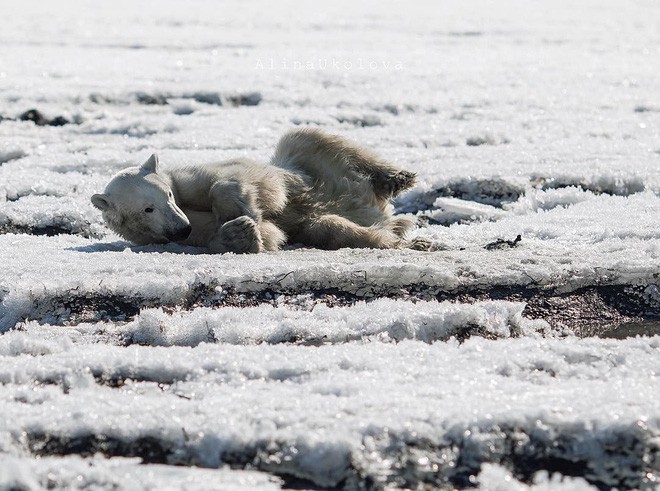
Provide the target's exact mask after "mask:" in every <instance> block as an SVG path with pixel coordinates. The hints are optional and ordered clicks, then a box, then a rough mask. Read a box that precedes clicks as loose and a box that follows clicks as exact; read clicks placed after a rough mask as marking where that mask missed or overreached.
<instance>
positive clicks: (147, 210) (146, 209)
mask: <svg viewBox="0 0 660 491" xmlns="http://www.w3.org/2000/svg"><path fill="white" fill-rule="evenodd" d="M153 211H154V209H153V208H152V207H149V208H145V209H144V212H145V213H153Z"/></svg>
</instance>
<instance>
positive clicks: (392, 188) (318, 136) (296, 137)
mask: <svg viewBox="0 0 660 491" xmlns="http://www.w3.org/2000/svg"><path fill="white" fill-rule="evenodd" d="M272 163H273V164H274V165H276V166H279V167H284V168H294V169H299V170H302V171H303V172H305V173H306V174H307V175H309V176H310V177H311V178H312V179H313V180H314V181H315V182H320V183H327V182H333V183H341V181H342V180H344V179H348V180H349V181H356V182H360V181H363V180H364V179H365V178H366V179H368V180H369V181H370V182H371V187H372V189H373V192H374V197H375V198H376V200H377V201H379V202H380V203H381V204H382V205H383V206H384V205H385V204H386V203H387V202H388V201H389V199H390V198H392V197H395V196H397V195H398V194H399V193H401V192H402V191H404V190H406V189H408V188H410V187H412V186H413V185H414V184H415V178H416V176H415V174H414V173H412V172H408V171H404V170H401V169H398V168H396V167H394V166H393V165H392V164H390V163H388V162H386V161H384V160H383V159H382V158H380V157H379V156H378V155H376V154H375V153H373V152H372V151H370V150H368V149H365V148H362V147H360V146H358V145H356V144H354V143H353V142H350V141H348V140H346V139H344V138H342V137H340V136H336V135H328V134H327V133H324V132H322V131H320V130H316V129H310V128H307V129H301V130H296V131H292V132H290V133H287V134H286V135H284V136H283V137H282V138H281V139H280V141H279V143H278V145H277V148H276V150H275V155H274V156H273V159H272Z"/></svg>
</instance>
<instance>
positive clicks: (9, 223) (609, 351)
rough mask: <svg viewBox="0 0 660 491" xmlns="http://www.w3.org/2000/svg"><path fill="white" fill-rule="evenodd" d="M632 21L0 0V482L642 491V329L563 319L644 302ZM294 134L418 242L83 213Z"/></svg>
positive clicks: (451, 9)
mask: <svg viewBox="0 0 660 491" xmlns="http://www.w3.org/2000/svg"><path fill="white" fill-rule="evenodd" d="M659 9H660V7H659V6H658V5H657V4H656V3H655V2H652V1H650V0H639V1H636V2H632V3H630V2H628V3H626V4H625V6H623V5H622V4H621V2H618V1H616V0H605V1H596V0H586V1H583V2H579V3H576V2H572V1H569V0H559V1H555V2H552V4H547V5H541V4H537V3H530V2H528V1H526V0H511V1H507V2H504V3H499V4H497V5H496V6H495V5H493V4H492V2H490V1H488V0H467V1H464V2H453V3H442V4H434V3H429V2H416V3H410V2H408V3H406V4H403V3H398V2H376V1H375V0H367V1H363V2H352V1H348V0H337V1H333V2H325V3H318V2H316V3H307V2H298V1H289V0H287V1H283V2H278V3H271V2H266V1H265V0H256V1H254V2H250V3H244V2H238V1H237V0H230V1H227V2H223V3H222V4H219V3H217V2H213V1H211V0H195V1H194V2H175V1H173V0H164V1H161V2H158V4H157V5H155V4H151V3H140V2H131V1H128V0H118V1H114V2H108V3H103V4H94V6H93V7H92V6H91V5H90V4H87V3H85V2H82V1H80V0H60V1H58V2H46V3H44V2H39V1H37V0H23V1H21V2H10V3H7V5H5V6H4V8H3V21H4V22H3V26H2V29H1V30H0V44H1V45H2V46H3V49H2V52H1V53H0V265H1V266H0V268H1V269H0V333H2V334H0V357H1V358H2V360H1V361H0V393H1V394H2V397H0V401H2V402H0V404H2V408H1V410H2V414H3V415H5V418H3V420H2V421H0V424H1V425H2V426H0V488H2V489H14V488H16V487H22V488H26V489H40V488H48V487H50V488H75V487H76V486H78V487H80V488H82V487H85V486H86V487H98V488H110V487H114V488H120V489H135V488H143V489H150V488H153V487H156V486H157V487H159V488H160V487H163V488H165V489H167V487H168V486H170V487H171V488H172V489H174V488H176V489H178V488H187V489H211V488H213V487H214V486H215V487H217V488H221V489H233V488H236V489H238V488H246V487H249V488H255V489H262V488H263V489H272V488H278V487H298V488H300V487H302V488H305V487H307V488H312V487H332V486H339V487H343V488H354V489H367V488H397V487H420V486H423V485H428V486H429V487H441V488H443V487H444V488H449V489H451V488H456V487H458V488H463V487H478V488H481V489H505V490H510V489H588V488H589V487H592V486H599V487H600V488H601V489H608V488H612V487H616V488H619V489H628V488H645V489H653V488H654V487H657V482H658V479H659V477H658V475H659V474H660V457H659V455H658V452H659V441H660V435H659V430H658V426H659V425H658V418H659V417H660V408H659V407H658V401H659V400H660V396H659V394H660V390H659V389H660V387H659V386H658V377H659V375H658V374H659V373H660V365H659V364H658V349H659V348H658V343H659V342H660V341H659V339H660V337H659V336H658V335H657V334H658V333H657V328H652V327H650V328H649V329H648V330H647V331H645V333H646V334H647V335H648V336H647V337H640V338H635V339H631V338H628V339H621V340H612V339H597V338H591V339H580V337H584V336H590V335H593V334H598V333H601V332H603V330H604V329H606V328H607V327H608V326H612V325H617V324H619V323H621V322H629V321H630V322H637V321H642V322H644V321H648V320H653V319H656V320H657V318H658V317H660V283H659V279H658V278H659V274H660V232H659V230H660V228H659V227H658V223H659V222H658V220H659V217H660V172H658V169H659V167H658V165H659V163H660V143H659V142H660V138H659V136H660V135H659V133H658V128H660V109H659V108H660V100H659V97H658V90H657V88H658V86H660V72H658V70H657V66H658V58H659V56H660V48H659V46H660V34H659V33H660V29H658V25H657V21H656V19H657V18H658V17H659V16H660V12H659ZM30 110H36V111H37V112H34V111H30ZM26 119H31V120H26ZM35 121H36V123H39V124H35ZM302 126H311V127H318V128H322V129H324V130H325V131H328V132H331V133H336V134H340V135H343V136H345V137H347V138H350V139H353V140H355V141H357V142H360V143H362V144H364V145H366V146H368V147H371V148H373V149H375V150H376V151H377V152H379V153H380V154H382V155H383V156H384V157H385V158H387V159H388V160H390V161H392V162H393V163H395V164H396V165H398V166H400V167H402V168H406V169H408V170H411V171H414V172H416V173H417V174H418V182H417V184H416V186H415V187H414V189H412V190H411V191H410V192H409V193H407V194H405V195H403V196H401V197H400V198H399V199H397V201H396V203H395V206H396V209H397V212H398V213H404V214H409V215H410V216H414V217H416V218H417V219H418V221H419V223H420V228H419V229H418V230H417V231H416V232H415V233H416V234H418V235H420V236H423V237H425V238H427V239H430V240H432V241H433V250H432V251H430V252H416V251H409V250H401V251H373V250H340V251H333V252H325V251H317V250H311V249H305V248H300V247H291V248H288V249H287V250H284V251H280V252H278V253H268V254H260V255H255V256H237V255H232V254H227V255H210V254H208V253H207V252H208V251H205V250H203V249H196V248H190V247H182V246H178V245H168V246H146V247H135V246H132V245H131V244H128V243H126V242H125V241H122V240H121V239H120V238H119V237H117V236H116V235H113V234H112V233H111V232H109V231H108V230H107V228H106V227H105V226H104V225H103V223H102V220H101V216H100V213H99V212H98V210H96V209H94V208H93V207H92V205H91V203H90V196H91V195H92V194H93V193H97V192H99V191H101V190H102V189H103V188H104V186H105V184H106V183H107V182H108V180H109V179H110V177H111V176H112V175H113V174H114V173H115V172H117V171H118V170H120V169H122V168H124V167H127V166H129V165H134V164H136V163H138V162H141V161H144V160H145V159H146V158H147V157H148V156H149V155H150V154H151V153H154V152H157V153H158V154H159V156H160V159H161V162H162V163H163V165H181V164H186V163H195V162H200V163H201V162H212V161H218V160H223V159H228V158H234V157H247V158H252V159H257V160H261V161H267V160H268V159H269V157H270V155H271V153H272V151H273V149H274V147H275V144H276V142H277V140H278V138H279V137H280V135H281V134H282V133H284V132H285V131H287V130H289V129H291V128H294V127H302ZM517 237H520V240H517ZM655 325H657V324H655ZM653 329H655V330H653ZM576 333H577V334H578V335H579V336H576V335H575V334H576ZM653 334H656V335H655V336H653Z"/></svg>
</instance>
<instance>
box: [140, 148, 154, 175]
mask: <svg viewBox="0 0 660 491" xmlns="http://www.w3.org/2000/svg"><path fill="white" fill-rule="evenodd" d="M140 169H141V170H143V171H146V172H147V174H150V173H151V172H153V173H154V174H157V173H158V155H156V154H155V153H153V154H151V157H149V158H148V159H147V161H146V162H145V163H144V164H142V165H141V166H140Z"/></svg>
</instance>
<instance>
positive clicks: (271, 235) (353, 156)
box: [92, 129, 429, 253]
mask: <svg viewBox="0 0 660 491" xmlns="http://www.w3.org/2000/svg"><path fill="white" fill-rule="evenodd" d="M414 182H415V174H413V173H411V172H407V171H404V170H401V169H397V168H396V167H394V166H392V165H391V164H389V163H387V162H385V161H383V160H382V159H381V158H380V157H378V156H377V155H375V154H374V153H372V152H371V151H369V150H366V149H364V148H361V147H359V146H357V145H355V144H354V143H352V142H349V141H347V140H345V139H343V138H341V137H339V136H333V135H329V134H326V133H324V132H322V131H320V130H316V129H302V130H296V131H292V132H290V133H288V134H285V135H284V136H283V137H282V138H281V139H280V141H279V143H278V145H277V148H276V150H275V154H274V156H273V157H272V159H271V163H270V165H264V164H260V163H256V162H252V161H249V160H246V159H235V160H229V161H226V162H220V163H216V164H207V165H189V166H183V167H178V168H173V169H169V170H164V169H161V167H160V165H159V162H158V157H157V156H156V155H155V154H154V155H152V156H151V157H150V158H149V159H148V160H147V161H146V162H145V163H144V164H142V165H141V166H139V167H131V168H128V169H125V170H123V171H121V172H119V173H118V174H116V175H115V176H114V177H113V178H112V180H111V181H110V183H109V184H108V185H107V187H106V189H105V192H104V193H103V194H95V195H94V196H92V204H93V205H94V206H95V207H96V208H98V209H99V210H101V212H102V214H103V219H104V220H105V223H106V224H107V225H108V227H109V228H110V229H112V230H113V231H115V232H116V233H118V234H119V235H121V236H122V237H124V238H125V239H127V240H129V241H131V242H133V243H135V244H138V245H144V244H149V243H167V242H178V243H181V244H186V245H194V246H202V247H208V248H209V249H210V250H211V251H212V252H216V253H224V252H234V253H255V252H261V251H276V250H278V249H280V248H281V247H282V246H283V245H284V244H294V243H300V244H304V245H307V246H312V247H317V248H321V249H339V248H343V247H353V248H381V249H383V248H401V247H409V248H414V249H428V246H429V244H428V243H427V242H426V241H425V240H423V239H416V240H407V239H406V234H407V233H408V232H409V231H410V230H411V229H412V228H414V226H415V221H414V220H413V219H411V218H409V217H400V216H396V217H395V216H392V205H391V203H390V201H391V199H392V198H393V197H394V196H396V195H398V194H399V193H400V192H401V191H403V190H405V189H408V188H410V187H411V186H412V185H413V184H414Z"/></svg>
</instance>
